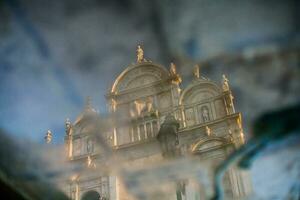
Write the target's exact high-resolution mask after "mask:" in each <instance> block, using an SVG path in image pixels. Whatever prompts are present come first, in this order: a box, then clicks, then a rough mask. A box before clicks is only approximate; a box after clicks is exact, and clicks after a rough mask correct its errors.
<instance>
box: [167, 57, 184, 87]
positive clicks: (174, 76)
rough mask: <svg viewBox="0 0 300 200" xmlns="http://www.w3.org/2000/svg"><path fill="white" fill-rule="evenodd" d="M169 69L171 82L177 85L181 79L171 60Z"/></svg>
mask: <svg viewBox="0 0 300 200" xmlns="http://www.w3.org/2000/svg"><path fill="white" fill-rule="evenodd" d="M169 71H170V75H171V77H172V83H174V84H177V85H178V84H179V83H181V81H182V80H181V77H180V75H179V74H178V73H177V70H176V65H175V64H174V63H172V62H171V63H170V69H169Z"/></svg>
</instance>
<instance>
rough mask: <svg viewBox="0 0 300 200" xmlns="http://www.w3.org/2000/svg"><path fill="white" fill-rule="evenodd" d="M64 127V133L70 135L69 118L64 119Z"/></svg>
mask: <svg viewBox="0 0 300 200" xmlns="http://www.w3.org/2000/svg"><path fill="white" fill-rule="evenodd" d="M65 128H66V135H67V136H70V134H71V122H70V119H69V118H67V119H66V122H65Z"/></svg>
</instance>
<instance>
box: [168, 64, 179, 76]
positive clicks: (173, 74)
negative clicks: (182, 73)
mask: <svg viewBox="0 0 300 200" xmlns="http://www.w3.org/2000/svg"><path fill="white" fill-rule="evenodd" d="M170 74H171V75H172V76H175V75H177V71H176V65H175V64H174V63H172V62H171V63H170Z"/></svg>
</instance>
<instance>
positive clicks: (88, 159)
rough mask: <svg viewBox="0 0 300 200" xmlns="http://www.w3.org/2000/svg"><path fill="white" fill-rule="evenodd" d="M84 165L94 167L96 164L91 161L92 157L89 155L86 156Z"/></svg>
mask: <svg viewBox="0 0 300 200" xmlns="http://www.w3.org/2000/svg"><path fill="white" fill-rule="evenodd" d="M86 165H87V167H88V168H96V164H95V163H94V162H93V159H92V158H91V156H88V157H87V160H86Z"/></svg>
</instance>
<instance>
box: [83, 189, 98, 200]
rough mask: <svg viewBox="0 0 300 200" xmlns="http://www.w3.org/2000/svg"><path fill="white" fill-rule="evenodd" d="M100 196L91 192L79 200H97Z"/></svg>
mask: <svg viewBox="0 0 300 200" xmlns="http://www.w3.org/2000/svg"><path fill="white" fill-rule="evenodd" d="M99 199H101V196H100V194H99V193H98V192H96V191H94V190H92V191H88V192H86V193H84V194H83V196H82V198H81V200H99Z"/></svg>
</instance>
